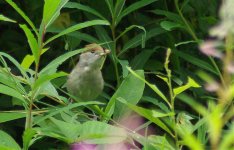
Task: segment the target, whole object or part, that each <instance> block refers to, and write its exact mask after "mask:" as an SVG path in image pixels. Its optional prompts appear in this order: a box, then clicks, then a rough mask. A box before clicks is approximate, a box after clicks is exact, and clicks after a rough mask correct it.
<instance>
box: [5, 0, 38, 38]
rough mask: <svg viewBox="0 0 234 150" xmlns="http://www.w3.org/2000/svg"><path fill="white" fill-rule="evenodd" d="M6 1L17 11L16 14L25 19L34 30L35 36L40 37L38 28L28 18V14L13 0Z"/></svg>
mask: <svg viewBox="0 0 234 150" xmlns="http://www.w3.org/2000/svg"><path fill="white" fill-rule="evenodd" d="M5 1H6V2H7V3H8V4H10V5H11V7H13V8H14V9H15V10H16V12H18V13H19V14H20V16H21V17H23V18H24V20H25V21H26V22H27V23H28V24H29V26H30V27H31V28H32V29H33V31H34V32H35V34H36V35H37V36H38V32H37V28H36V27H35V25H34V24H33V22H32V21H31V20H30V19H29V18H28V16H26V14H25V13H24V12H23V11H22V10H21V9H20V8H19V7H18V6H17V5H16V4H15V3H14V2H13V1H12V0H5Z"/></svg>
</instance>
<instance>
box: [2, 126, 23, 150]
mask: <svg viewBox="0 0 234 150" xmlns="http://www.w3.org/2000/svg"><path fill="white" fill-rule="evenodd" d="M0 137H1V138H0V148H1V150H21V148H20V146H19V145H18V144H17V143H16V141H15V140H14V139H13V138H12V137H11V136H10V135H9V134H7V133H6V132H4V131H2V130H0Z"/></svg>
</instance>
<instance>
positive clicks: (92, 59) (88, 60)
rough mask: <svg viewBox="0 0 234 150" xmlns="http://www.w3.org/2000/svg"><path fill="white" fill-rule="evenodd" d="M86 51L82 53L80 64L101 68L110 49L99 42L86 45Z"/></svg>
mask: <svg viewBox="0 0 234 150" xmlns="http://www.w3.org/2000/svg"><path fill="white" fill-rule="evenodd" d="M85 48H86V49H87V51H86V52H84V53H82V54H81V55H80V60H79V65H81V66H82V67H90V69H101V67H102V64H103V63H104V61H105V56H106V55H107V54H108V53H110V50H107V49H104V48H102V47H101V46H99V45H98V44H95V43H94V44H89V45H86V46H85Z"/></svg>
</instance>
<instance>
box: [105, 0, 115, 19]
mask: <svg viewBox="0 0 234 150" xmlns="http://www.w3.org/2000/svg"><path fill="white" fill-rule="evenodd" d="M105 2H106V4H107V6H108V8H109V11H110V13H111V16H112V18H113V17H114V4H113V0H105Z"/></svg>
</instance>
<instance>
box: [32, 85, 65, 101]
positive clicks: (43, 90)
mask: <svg viewBox="0 0 234 150" xmlns="http://www.w3.org/2000/svg"><path fill="white" fill-rule="evenodd" d="M38 95H40V96H41V95H46V96H50V97H54V98H56V99H57V100H60V101H61V103H62V101H63V100H62V99H61V97H60V96H59V94H58V91H57V90H56V88H55V87H54V85H53V84H52V83H51V82H49V81H47V82H45V83H43V84H41V85H40V86H39V88H38V90H37V92H36V94H35V97H37V96H38Z"/></svg>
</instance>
